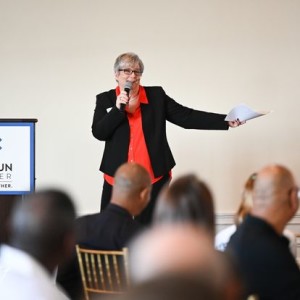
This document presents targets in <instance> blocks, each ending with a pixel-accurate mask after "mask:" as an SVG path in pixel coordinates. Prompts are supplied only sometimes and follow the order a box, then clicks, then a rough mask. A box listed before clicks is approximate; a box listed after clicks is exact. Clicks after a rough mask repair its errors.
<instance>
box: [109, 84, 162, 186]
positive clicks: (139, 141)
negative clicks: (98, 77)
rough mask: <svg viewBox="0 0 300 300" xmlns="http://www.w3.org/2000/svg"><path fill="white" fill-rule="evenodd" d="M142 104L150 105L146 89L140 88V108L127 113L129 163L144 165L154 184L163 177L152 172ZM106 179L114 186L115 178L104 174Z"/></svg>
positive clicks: (117, 92)
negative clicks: (144, 129)
mask: <svg viewBox="0 0 300 300" xmlns="http://www.w3.org/2000/svg"><path fill="white" fill-rule="evenodd" d="M116 94H117V96H118V95H119V94H120V88H119V86H118V87H117V88H116ZM140 103H143V104H148V99H147V96H146V92H145V89H144V88H143V87H142V86H140V89H139V106H138V107H137V109H136V110H135V112H133V113H130V112H128V111H127V119H128V122H129V129H130V141H129V148H128V160H127V161H128V162H136V163H138V164H140V165H142V166H143V167H144V168H145V169H146V170H147V171H148V172H149V174H150V177H151V182H152V184H153V183H155V182H156V181H158V180H159V179H161V178H162V177H163V176H160V177H157V178H155V177H154V173H153V170H152V166H151V162H150V157H149V153H148V149H147V145H146V142H145V137H144V132H143V126H142V113H141V107H140ZM125 110H127V107H126V108H125ZM104 179H105V180H106V181H107V182H108V183H109V184H110V185H113V184H114V178H113V177H112V176H109V175H107V174H104Z"/></svg>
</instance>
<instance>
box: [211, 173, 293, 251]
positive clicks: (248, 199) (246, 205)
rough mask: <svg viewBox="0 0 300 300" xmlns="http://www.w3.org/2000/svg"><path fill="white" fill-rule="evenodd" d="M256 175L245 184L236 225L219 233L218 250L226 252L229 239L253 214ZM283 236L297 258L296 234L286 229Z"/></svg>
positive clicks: (216, 245) (235, 221)
mask: <svg viewBox="0 0 300 300" xmlns="http://www.w3.org/2000/svg"><path fill="white" fill-rule="evenodd" d="M256 175H257V174H256V173H253V174H252V175H251V176H250V177H249V178H248V180H247V181H246V183H245V186H244V190H243V192H242V198H241V203H240V206H239V208H238V210H237V212H236V214H235V217H234V224H233V225H231V226H228V227H227V228H224V229H222V230H220V231H219V232H218V233H217V235H216V238H215V247H216V249H217V250H220V251H224V250H225V249H226V247H227V244H228V242H229V239H230V237H231V236H232V234H233V233H234V232H235V231H236V228H237V226H239V225H240V224H241V223H242V222H243V220H244V218H245V216H246V215H247V214H249V213H250V212H251V209H252V206H253V204H252V193H253V187H254V182H255V178H256ZM283 235H284V236H285V237H287V238H288V239H289V246H290V250H291V252H292V254H293V255H294V256H295V257H297V239H296V236H295V234H294V233H293V232H292V231H290V230H288V229H286V228H285V229H284V231H283Z"/></svg>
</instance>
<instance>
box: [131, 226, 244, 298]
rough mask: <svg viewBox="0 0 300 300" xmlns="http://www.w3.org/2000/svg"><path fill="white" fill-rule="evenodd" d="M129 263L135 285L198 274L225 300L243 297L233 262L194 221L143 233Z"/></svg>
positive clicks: (135, 243) (135, 245)
mask: <svg viewBox="0 0 300 300" xmlns="http://www.w3.org/2000/svg"><path fill="white" fill-rule="evenodd" d="M129 266H130V268H129V271H130V276H131V280H132V282H133V284H134V285H136V284H142V283H145V282H148V281H149V280H150V281H151V280H154V279H155V278H157V277H160V276H167V277H168V276H177V275H181V276H195V278H197V280H200V281H201V282H202V283H203V285H205V286H210V287H213V289H214V290H215V291H217V292H218V293H219V294H220V295H221V296H222V299H231V300H232V299H240V298H239V296H240V292H241V291H240V285H239V284H240V283H239V280H238V278H237V276H236V274H235V273H234V271H233V265H231V262H230V261H229V260H227V257H225V255H223V254H220V253H218V252H217V251H216V250H215V249H214V247H213V244H212V243H211V237H210V235H209V234H208V233H207V231H206V230H204V229H202V228H200V227H199V226H195V225H191V224H190V223H185V224H184V223H180V224H172V225H156V226H154V227H153V228H151V229H148V230H147V231H145V232H144V233H142V234H141V235H140V236H138V237H137V238H136V239H135V240H133V241H132V243H131V244H130V245H129ZM220 299H221V298H220Z"/></svg>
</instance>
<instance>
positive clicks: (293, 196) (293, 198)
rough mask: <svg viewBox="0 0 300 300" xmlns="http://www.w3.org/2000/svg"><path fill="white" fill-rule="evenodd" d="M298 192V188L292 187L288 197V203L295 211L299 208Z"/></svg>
mask: <svg viewBox="0 0 300 300" xmlns="http://www.w3.org/2000/svg"><path fill="white" fill-rule="evenodd" d="M298 192H299V191H298V189H296V188H295V189H293V190H292V191H291V193H290V197H289V205H290V207H291V209H292V211H294V212H296V211H297V210H298V208H299V199H298Z"/></svg>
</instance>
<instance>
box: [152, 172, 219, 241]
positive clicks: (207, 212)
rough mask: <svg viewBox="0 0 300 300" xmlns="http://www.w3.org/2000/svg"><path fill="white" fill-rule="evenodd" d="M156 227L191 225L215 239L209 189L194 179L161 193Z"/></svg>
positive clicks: (178, 181) (182, 179)
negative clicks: (158, 225)
mask: <svg viewBox="0 0 300 300" xmlns="http://www.w3.org/2000/svg"><path fill="white" fill-rule="evenodd" d="M153 222H154V223H155V224H172V223H187V222H188V223H192V224H195V225H199V226H201V228H205V229H206V230H207V232H208V233H209V235H210V236H211V237H212V238H214V235H215V215H214V203H213V197H212V194H211V191H210V190H209V188H208V186H207V185H206V184H205V183H204V182H203V181H201V180H199V179H198V178H197V177H196V176H195V175H185V176H181V177H179V178H178V179H175V180H174V181H173V182H172V183H171V184H170V186H166V187H165V188H164V189H163V191H162V192H161V193H160V195H159V198H158V201H157V203H156V207H155V209H154V215H153Z"/></svg>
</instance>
